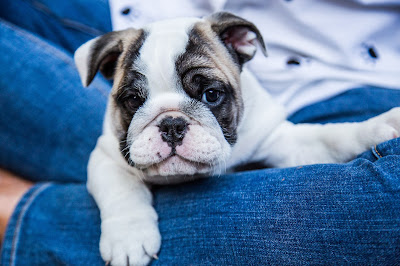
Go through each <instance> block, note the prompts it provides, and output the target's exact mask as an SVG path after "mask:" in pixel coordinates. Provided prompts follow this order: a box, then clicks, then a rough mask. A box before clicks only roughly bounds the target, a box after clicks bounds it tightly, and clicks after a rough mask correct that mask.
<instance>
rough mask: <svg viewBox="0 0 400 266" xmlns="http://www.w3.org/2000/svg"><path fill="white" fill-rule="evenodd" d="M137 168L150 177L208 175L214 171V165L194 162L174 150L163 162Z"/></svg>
mask: <svg viewBox="0 0 400 266" xmlns="http://www.w3.org/2000/svg"><path fill="white" fill-rule="evenodd" d="M136 167H137V168H139V169H141V170H142V171H144V172H145V173H146V174H147V175H150V176H173V175H174V176H175V175H178V176H183V175H195V174H205V173H208V172H210V171H211V169H212V164H210V163H203V162H196V161H192V160H190V159H187V158H185V157H183V156H181V155H179V154H178V153H177V152H176V151H175V150H173V151H172V152H171V154H170V155H169V156H168V157H166V158H164V159H161V161H158V162H156V163H153V164H150V165H136Z"/></svg>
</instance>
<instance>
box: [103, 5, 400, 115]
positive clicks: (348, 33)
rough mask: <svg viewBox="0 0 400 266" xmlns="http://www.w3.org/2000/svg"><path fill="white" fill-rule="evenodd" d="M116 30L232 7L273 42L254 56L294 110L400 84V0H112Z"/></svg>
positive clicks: (267, 83)
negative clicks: (366, 88) (355, 91)
mask: <svg viewBox="0 0 400 266" xmlns="http://www.w3.org/2000/svg"><path fill="white" fill-rule="evenodd" d="M110 7H111V19H112V24H113V28H114V30H121V29H125V28H127V27H136V28H140V27H142V26H144V25H145V24H147V23H149V22H153V21H156V20H160V19H166V18H172V17H182V16H186V17H187V16H198V17H200V16H205V15H208V14H210V13H212V12H216V11H221V10H224V11H229V12H232V13H235V14H236V15H239V16H241V17H243V18H245V19H248V20H249V21H251V22H253V23H254V24H255V25H256V26H257V27H258V28H259V30H260V31H261V33H262V35H263V37H264V40H265V42H266V45H267V51H268V57H267V58H265V57H264V56H263V55H262V53H257V55H256V56H255V58H254V59H253V60H251V61H250V62H249V63H248V68H249V69H250V70H251V71H252V72H253V73H254V74H255V75H256V77H257V78H258V80H259V81H260V82H261V84H262V85H263V87H264V88H265V89H266V90H268V91H269V93H271V94H272V95H273V96H274V97H275V98H276V99H277V100H278V101H279V102H281V103H282V104H284V105H285V106H286V108H287V109H288V112H289V114H290V113H293V112H295V111H297V110H299V109H300V108H302V107H304V106H306V105H309V104H312V103H315V102H318V101H321V100H324V99H327V98H330V97H332V96H335V95H337V94H339V93H341V92H344V91H346V90H349V89H352V88H355V87H359V86H368V85H370V86H377V87H383V88H392V89H400V0H343V1H340V0H337V1H329V0H249V1H243V0H168V1H167V0H164V1H162V0H110Z"/></svg>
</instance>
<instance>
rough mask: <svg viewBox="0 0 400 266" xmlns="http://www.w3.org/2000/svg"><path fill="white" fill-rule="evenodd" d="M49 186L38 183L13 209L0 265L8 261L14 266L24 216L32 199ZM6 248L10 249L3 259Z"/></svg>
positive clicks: (0, 254)
mask: <svg viewBox="0 0 400 266" xmlns="http://www.w3.org/2000/svg"><path fill="white" fill-rule="evenodd" d="M51 185H52V183H39V184H36V185H34V186H33V187H32V188H31V189H30V190H29V191H28V192H27V193H25V195H24V196H23V197H22V199H21V200H20V202H19V203H18V204H17V207H16V208H15V210H14V213H13V215H12V216H11V218H10V221H9V223H8V228H7V230H6V233H5V236H4V241H3V245H2V249H3V250H1V252H0V264H2V262H4V263H5V260H8V261H9V265H10V266H11V265H15V256H16V252H17V246H18V240H19V237H20V228H21V225H22V223H23V219H24V216H25V214H26V212H27V211H28V208H29V206H30V205H31V204H32V202H33V201H34V199H35V198H36V197H37V196H38V195H39V194H40V193H41V192H43V191H44V190H45V189H47V188H48V187H50V186H51ZM10 243H11V244H10ZM7 248H8V249H10V253H9V258H8V259H7V256H5V258H3V256H4V255H5V254H4V253H5V252H6V249H7ZM4 265H6V264H4Z"/></svg>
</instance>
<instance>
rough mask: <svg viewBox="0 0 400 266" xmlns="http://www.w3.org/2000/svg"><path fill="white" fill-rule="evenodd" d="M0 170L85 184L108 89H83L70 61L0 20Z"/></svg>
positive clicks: (98, 84)
mask: <svg viewBox="0 0 400 266" xmlns="http://www.w3.org/2000/svg"><path fill="white" fill-rule="evenodd" d="M0 50H1V51H3V52H2V54H1V56H0V113H1V114H2V115H1V116H0V168H5V169H8V170H10V171H12V172H14V173H16V174H18V175H20V176H22V177H25V178H27V179H30V180H32V181H43V180H53V181H54V180H59V181H64V182H65V181H76V182H84V181H85V180H86V164H87V161H88V158H89V154H90V152H91V150H92V149H93V148H94V145H95V143H96V140H97V137H98V136H99V135H100V134H101V127H102V120H103V115H104V111H105V106H106V101H107V95H108V93H109V90H110V85H109V83H108V82H106V81H105V80H104V79H101V78H97V79H95V81H94V83H93V84H92V85H91V86H90V87H88V88H83V87H82V85H81V83H80V79H79V76H78V72H77V70H76V68H75V65H74V62H73V59H72V57H71V56H70V55H69V54H68V53H67V52H65V51H63V50H61V49H58V48H56V47H54V46H52V45H50V44H49V43H47V42H45V41H43V40H42V39H40V38H37V37H35V36H34V35H32V34H30V33H29V32H26V31H24V30H21V29H20V28H18V27H16V26H14V25H12V24H10V23H8V22H5V21H2V20H0Z"/></svg>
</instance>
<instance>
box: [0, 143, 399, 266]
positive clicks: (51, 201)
mask: <svg viewBox="0 0 400 266" xmlns="http://www.w3.org/2000/svg"><path fill="white" fill-rule="evenodd" d="M376 151H377V152H378V154H379V156H378V155H376ZM376 151H375V149H374V152H371V151H368V152H366V153H364V154H363V155H362V156H361V157H360V158H358V159H357V160H354V161H353V162H351V163H348V164H329V165H312V166H303V167H295V168H287V169H265V170H259V171H252V172H243V173H237V174H231V175H224V176H220V177H214V178H209V179H203V180H198V181H194V182H190V183H187V184H180V185H176V186H162V187H157V188H155V189H154V190H153V192H154V195H155V208H156V210H157V212H158V214H159V226H160V230H161V234H162V237H163V240H162V248H161V251H160V253H159V260H158V261H154V264H155V265H175V264H182V265H265V264H283V265H289V264H290V265H291V264H294V265H298V264H305V263H307V264H360V265H370V264H380V265H394V264H395V263H396V262H397V261H398V256H399V254H400V253H399V252H400V171H398V166H399V165H400V139H394V140H392V141H389V142H385V143H383V144H380V145H378V146H377V147H376ZM378 158H379V159H378ZM99 237H100V217H99V212H98V209H97V207H96V204H95V203H94V201H93V200H92V198H91V197H90V196H89V194H88V192H87V191H86V188H85V185H83V184H69V185H60V184H51V183H47V184H43V183H42V184H37V185H36V186H34V187H33V188H32V189H31V190H30V191H29V192H28V193H27V194H25V196H24V197H23V199H22V200H21V201H20V203H19V204H18V206H17V208H16V210H15V212H14V214H13V216H12V218H11V220H10V224H9V226H8V230H7V233H6V237H5V241H4V246H3V251H2V256H1V261H0V264H1V265H5V266H6V265H26V264H29V265H104V262H103V261H102V260H101V257H100V254H99V246H98V245H99Z"/></svg>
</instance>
